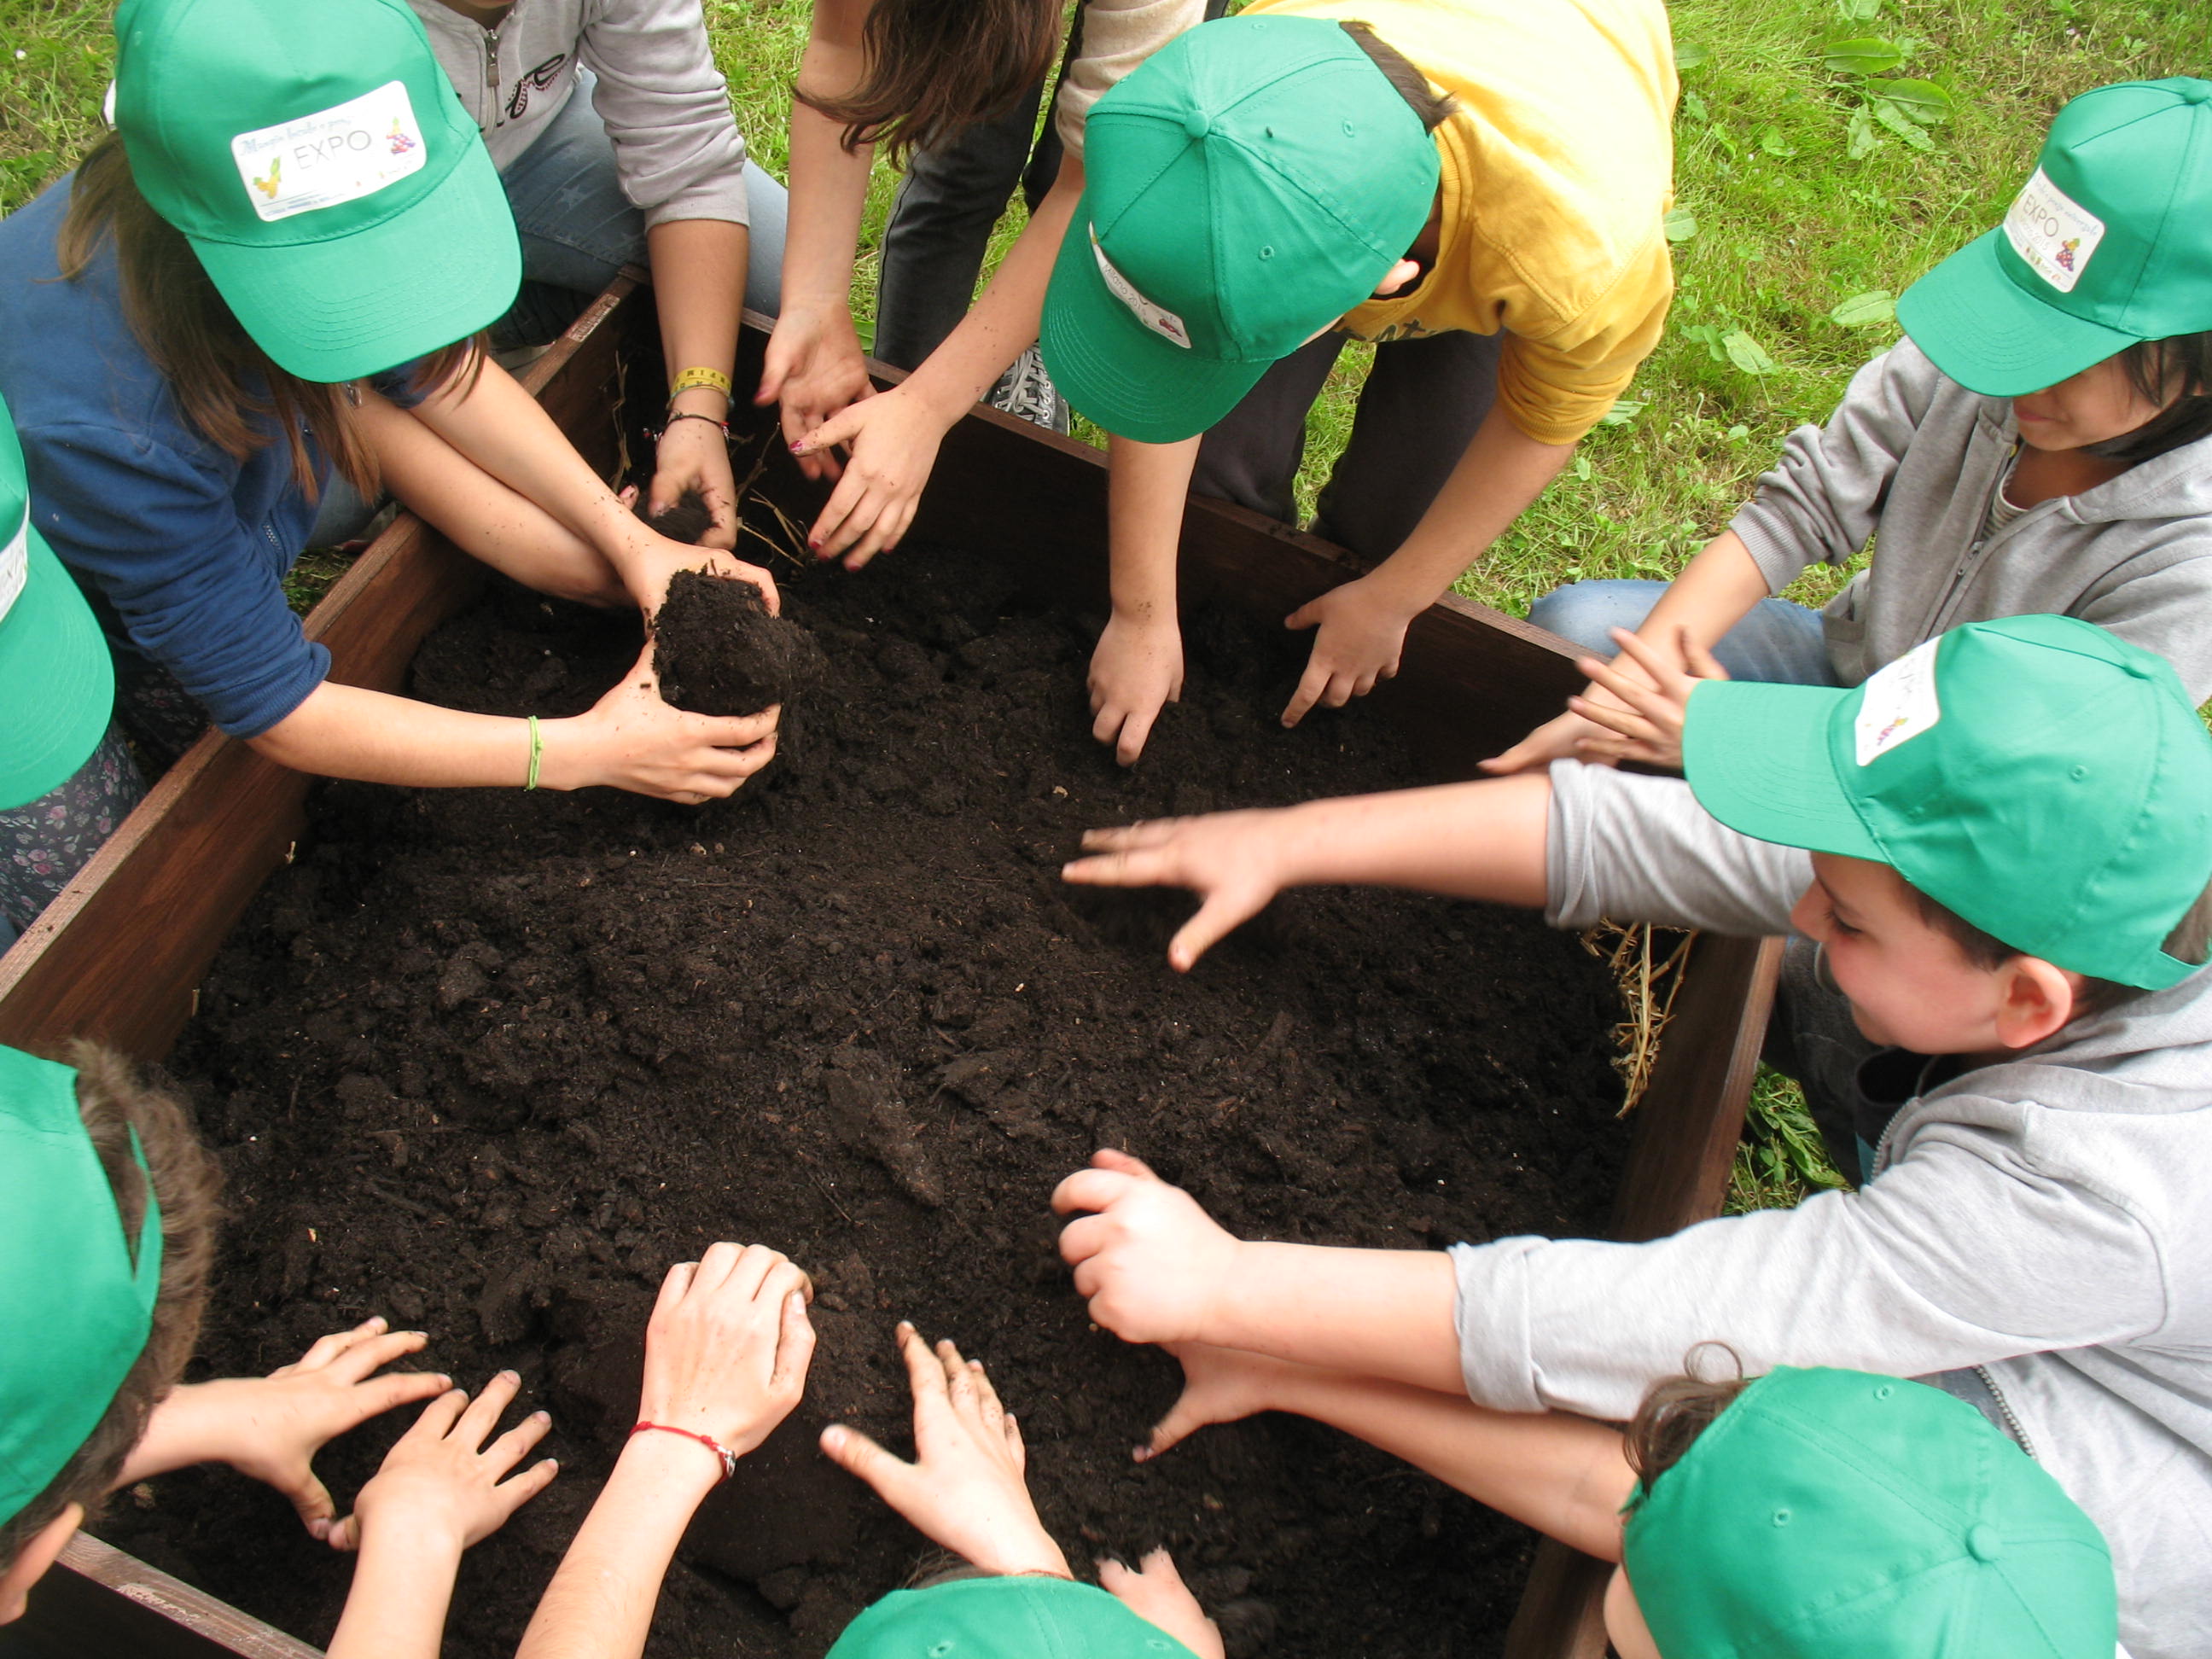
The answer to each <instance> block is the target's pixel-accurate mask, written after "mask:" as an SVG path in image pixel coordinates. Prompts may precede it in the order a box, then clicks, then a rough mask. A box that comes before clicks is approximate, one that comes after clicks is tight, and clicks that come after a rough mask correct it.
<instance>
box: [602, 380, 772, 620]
mask: <svg viewBox="0 0 2212 1659" xmlns="http://www.w3.org/2000/svg"><path fill="white" fill-rule="evenodd" d="M687 489H696V491H698V492H699V499H700V501H701V502H702V504H704V506H705V507H706V508H707V511H708V513H709V514H711V515H712V517H713V520H714V522H713V524H712V526H710V527H709V528H708V531H707V533H706V534H705V535H703V536H702V537H701V538H699V542H700V545H701V546H702V547H719V548H720V549H722V550H724V551H727V550H730V549H731V548H733V547H735V546H736V545H737V544H738V491H737V480H736V478H735V477H733V476H732V473H731V471H730V441H729V440H728V439H727V438H726V437H725V436H724V435H723V434H722V429H721V428H720V427H719V426H718V425H716V424H715V423H714V422H711V421H671V422H668V424H667V427H666V429H665V430H664V431H663V432H662V433H661V435H660V441H659V444H658V445H657V446H656V447H655V449H654V452H653V487H652V489H651V491H650V492H649V493H648V495H647V498H646V499H647V502H648V503H649V505H648V506H647V509H646V510H647V513H655V514H658V513H665V512H666V511H668V509H669V508H670V507H674V506H675V505H676V503H677V502H678V501H682V500H683V499H684V491H685V490H687ZM624 505H625V506H627V505H628V503H627V502H625V503H624ZM739 568H741V569H746V570H749V569H751V568H753V567H751V566H750V565H744V566H740V567H739ZM770 591H771V592H772V591H773V589H771V590H770Z"/></svg>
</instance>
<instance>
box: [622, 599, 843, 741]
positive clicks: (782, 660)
mask: <svg viewBox="0 0 2212 1659" xmlns="http://www.w3.org/2000/svg"><path fill="white" fill-rule="evenodd" d="M828 667H829V661H828V659H826V658H825V657H823V654H822V647H820V646H819V645H817V644H816V643H815V641H814V636H813V635H811V634H810V633H808V632H807V631H806V630H805V629H803V628H801V627H800V626H799V624H798V623H794V622H787V621H786V620H785V619H784V618H783V617H780V616H777V615H775V613H773V612H772V611H769V608H768V606H767V605H766V603H765V602H764V600H763V597H762V594H761V590H760V589H758V588H757V587H755V586H753V585H752V584H751V583H750V582H742V581H731V580H727V579H726V578H724V577H721V576H718V575H715V574H711V573H708V572H699V571H689V570H685V571H678V573H677V574H676V575H675V576H674V577H673V578H672V579H671V580H670V582H669V584H668V602H667V603H666V604H665V605H662V606H661V608H660V611H659V615H657V616H655V617H653V673H654V675H655V676H656V677H657V678H659V682H660V695H661V696H662V697H663V698H665V700H666V701H667V702H668V704H669V706H670V707H671V708H682V709H686V710H689V711H690V713H693V714H763V713H764V712H766V711H767V710H769V709H771V708H781V707H782V706H783V705H784V704H786V703H788V702H792V701H793V699H794V698H798V697H800V696H805V694H806V693H807V692H809V691H811V690H813V689H814V688H815V687H816V686H817V685H819V684H821V683H822V678H823V674H824V672H826V671H827V670H828Z"/></svg>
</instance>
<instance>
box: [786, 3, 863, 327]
mask: <svg viewBox="0 0 2212 1659" xmlns="http://www.w3.org/2000/svg"><path fill="white" fill-rule="evenodd" d="M870 9H871V0H816V4H815V6H814V11H813V17H812V23H811V29H810V32H809V33H808V35H807V40H806V53H805V57H804V58H801V59H800V60H799V88H800V89H801V90H802V91H805V92H806V93H808V94H811V95H814V96H817V97H823V98H838V97H842V96H843V95H844V94H846V93H848V92H850V91H851V90H852V89H853V88H854V87H855V86H857V85H858V84H859V83H860V76H861V75H862V73H863V72H864V70H866V51H865V48H864V46H863V45H862V42H861V38H860V30H861V26H862V24H863V23H864V22H865V21H866V18H867V15H868V12H869V10H870ZM874 161H875V146H873V145H872V144H862V145H860V146H859V147H858V148H857V149H851V150H848V149H846V148H845V145H844V129H843V128H842V126H841V125H839V124H838V123H836V122H835V121H833V120H831V119H830V118H829V117H828V116H826V115H824V114H823V113H822V112H820V111H818V110H816V109H813V108H811V107H810V106H808V105H806V104H805V102H803V101H801V100H798V99H793V100H792V106H791V179H790V184H791V209H790V214H791V216H790V221H789V223H788V224H787V226H786V228H785V231H784V243H783V306H784V309H785V310H786V311H789V310H791V309H792V308H793V307H794V306H796V307H823V306H828V307H843V306H844V305H845V303H846V295H847V294H848V291H849V289H850V288H851V285H852V281H853V263H854V256H855V254H856V252H858V249H859V246H860V219H861V216H862V215H863V214H864V213H865V212H866V209H867V202H868V170H869V168H870V167H871V166H872V163H873V162H874Z"/></svg>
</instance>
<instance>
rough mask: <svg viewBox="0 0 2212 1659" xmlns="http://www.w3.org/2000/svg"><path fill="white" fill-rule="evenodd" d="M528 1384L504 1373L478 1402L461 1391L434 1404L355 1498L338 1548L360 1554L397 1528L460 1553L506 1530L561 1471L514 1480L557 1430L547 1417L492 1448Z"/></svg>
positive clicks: (541, 1467) (536, 1466)
mask: <svg viewBox="0 0 2212 1659" xmlns="http://www.w3.org/2000/svg"><path fill="white" fill-rule="evenodd" d="M441 1381H442V1379H441ZM521 1385H522V1380H521V1378H520V1377H518V1376H516V1375H515V1374H514V1373H513V1371H501V1373H500V1374H499V1375H498V1376H495V1377H494V1378H492V1380H491V1381H490V1382H489V1383H485V1384H484V1386H483V1393H481V1394H479V1395H477V1397H476V1399H475V1401H473V1402H471V1401H470V1399H469V1396H468V1395H467V1393H466V1391H465V1390H463V1389H451V1390H449V1391H448V1392H447V1393H445V1394H443V1395H440V1396H439V1397H438V1398H437V1399H435V1400H434V1401H431V1402H430V1403H429V1405H428V1407H425V1408H424V1410H423V1413H422V1416H420V1417H418V1418H416V1419H415V1426H414V1427H413V1428H411V1429H410V1430H408V1431H407V1432H406V1433H405V1434H403V1435H402V1436H400V1437H399V1441H398V1444H396V1445H394V1446H393V1447H392V1449H391V1450H390V1451H388V1452H386V1453H385V1455H384V1464H383V1467H382V1468H379V1469H378V1470H377V1472H376V1474H374V1476H372V1477H371V1478H370V1480H369V1483H368V1485H367V1486H363V1487H362V1489H361V1495H360V1496H359V1497H358V1498H355V1499H354V1500H353V1513H352V1514H351V1515H349V1516H347V1517H346V1518H345V1519H344V1520H343V1521H341V1522H338V1523H337V1525H336V1526H335V1527H333V1528H331V1533H330V1542H331V1548H333V1549H340V1550H356V1549H359V1548H360V1547H361V1541H362V1535H363V1534H365V1533H366V1532H368V1530H369V1529H370V1528H376V1529H377V1530H378V1531H379V1532H384V1531H388V1530H389V1529H391V1528H395V1527H396V1528H400V1529H401V1532H402V1534H403V1535H412V1536H414V1537H417V1538H419V1537H421V1536H422V1534H438V1535H439V1536H440V1541H441V1542H442V1543H445V1544H447V1545H449V1546H450V1547H452V1548H453V1551H454V1553H457V1554H458V1553H459V1552H460V1551H462V1550H465V1549H467V1548H468V1547H470V1546H471V1545H473V1544H477V1543H479V1542H481V1541H483V1540H484V1539H486V1538H489V1537H490V1536H491V1534H494V1533H495V1532H497V1531H498V1530H499V1529H500V1528H501V1527H502V1526H504V1525H506V1524H507V1517H508V1516H512V1515H513V1513H514V1512H515V1510H519V1509H520V1508H521V1507H522V1506H523V1505H524V1504H527V1503H528V1502H529V1501H530V1500H531V1499H532V1498H535V1497H537V1496H538V1493H539V1492H544V1490H545V1488H546V1487H547V1486H550V1485H551V1484H552V1480H553V1477H554V1475H555V1474H558V1473H559V1471H560V1465H559V1464H557V1463H556V1462H554V1461H553V1460H552V1459H551V1458H550V1457H547V1458H542V1459H540V1460H539V1461H538V1462H536V1463H533V1464H532V1465H531V1467H530V1468H526V1469H525V1470H524V1471H523V1472H522V1473H521V1474H518V1475H515V1476H514V1478H513V1480H508V1479H507V1476H508V1475H509V1474H513V1469H514V1466H515V1465H516V1464H518V1463H520V1462H521V1461H522V1460H523V1458H524V1457H525V1456H526V1455H527V1454H528V1452H529V1450H530V1449H531V1448H532V1446H534V1445H536V1444H537V1443H538V1442H539V1441H540V1440H542V1439H544V1437H545V1431H546V1430H547V1429H549V1428H550V1427H551V1426H552V1425H553V1419H551V1418H550V1417H548V1416H547V1415H546V1414H545V1413H544V1412H532V1413H531V1414H530V1415H529V1416H527V1417H526V1418H524V1419H522V1421H520V1423H518V1424H516V1425H514V1426H513V1428H511V1429H509V1430H508V1431H507V1432H506V1433H505V1434H503V1435H501V1436H500V1437H499V1438H498V1439H496V1440H494V1441H492V1443H490V1444H489V1445H485V1444H484V1440H485V1438H486V1437H487V1436H489V1434H490V1433H491V1431H493V1430H494V1429H495V1428H497V1427H498V1426H499V1416H500V1413H501V1412H503V1411H505V1410H506V1409H507V1403H508V1402H509V1401H512V1400H513V1398H514V1392H515V1390H516V1389H519V1388H520V1387H521Z"/></svg>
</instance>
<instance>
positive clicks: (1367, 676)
mask: <svg viewBox="0 0 2212 1659" xmlns="http://www.w3.org/2000/svg"><path fill="white" fill-rule="evenodd" d="M1418 609H1419V607H1416V608H1415V610H1414V611H1408V610H1407V609H1406V608H1405V606H1404V605H1401V604H1400V603H1399V602H1398V601H1396V600H1395V599H1389V598H1388V597H1386V596H1385V595H1384V594H1383V592H1382V591H1381V590H1380V589H1379V588H1377V587H1376V586H1375V584H1374V579H1373V578H1372V577H1370V576H1362V577H1361V578H1359V579H1358V580H1357V581H1349V582H1346V583H1345V585H1344V586H1341V587H1333V588H1331V589H1330V590H1329V591H1328V592H1326V593H1324V594H1322V596H1321V597H1320V598H1319V599H1315V600H1312V601H1311V602H1310V603H1309V604H1306V605H1300V606H1299V607H1298V608H1297V610H1296V611H1292V612H1291V614H1290V615H1289V616H1288V617H1285V618H1284V619H1283V626H1284V627H1285V628H1291V629H1298V628H1317V629H1320V631H1319V632H1318V633H1316V635H1314V643H1313V654H1312V656H1310V658H1308V659H1306V671H1305V673H1304V676H1303V677H1301V678H1300V679H1299V681H1298V689H1297V690H1296V691H1295V692H1293V693H1292V694H1291V701H1290V704H1289V706H1288V707H1287V708H1285V709H1284V710H1283V724H1284V725H1285V726H1296V725H1297V723H1298V722H1299V721H1300V720H1304V718H1305V717H1306V713H1307V711H1308V710H1309V709H1310V708H1313V706H1314V705H1315V704H1316V703H1319V704H1321V705H1322V707H1323V708H1343V707H1344V705H1345V704H1346V703H1348V702H1351V701H1352V699H1353V698H1354V697H1364V696H1366V695H1367V694H1368V693H1369V692H1370V691H1372V690H1374V689H1375V683H1376V681H1377V680H1387V679H1391V678H1395V676H1396V674H1397V672H1398V657H1399V653H1401V652H1402V651H1403V650H1404V649H1405V646H1406V629H1407V627H1408V626H1409V625H1410V624H1411V623H1412V622H1413V617H1414V616H1415V614H1416V612H1417V611H1418Z"/></svg>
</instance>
